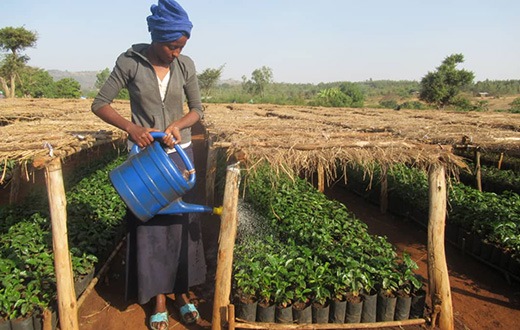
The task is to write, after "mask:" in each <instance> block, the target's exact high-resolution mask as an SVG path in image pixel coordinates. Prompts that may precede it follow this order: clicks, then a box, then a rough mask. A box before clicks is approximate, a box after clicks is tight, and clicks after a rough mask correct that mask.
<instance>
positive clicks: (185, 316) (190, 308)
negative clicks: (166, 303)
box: [180, 304, 200, 324]
mask: <svg viewBox="0 0 520 330" xmlns="http://www.w3.org/2000/svg"><path fill="white" fill-rule="evenodd" d="M180 312H181V317H182V320H183V321H184V323H186V324H193V323H195V322H197V320H198V319H199V317H200V315H199V311H198V310H197V308H196V307H195V305H193V304H186V305H184V306H182V307H181V309H180ZM193 313H196V315H195V316H193V315H192V314H193Z"/></svg>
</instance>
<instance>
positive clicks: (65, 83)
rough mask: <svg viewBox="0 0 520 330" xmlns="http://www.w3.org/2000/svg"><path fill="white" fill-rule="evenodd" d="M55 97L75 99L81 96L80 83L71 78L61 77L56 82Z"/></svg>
mask: <svg viewBox="0 0 520 330" xmlns="http://www.w3.org/2000/svg"><path fill="white" fill-rule="evenodd" d="M55 85H56V96H55V97H57V98H64V99H77V98H79V97H80V96H81V85H80V84H79V82H77V81H76V80H74V79H72V78H63V79H60V80H58V81H57V82H56V83H55Z"/></svg>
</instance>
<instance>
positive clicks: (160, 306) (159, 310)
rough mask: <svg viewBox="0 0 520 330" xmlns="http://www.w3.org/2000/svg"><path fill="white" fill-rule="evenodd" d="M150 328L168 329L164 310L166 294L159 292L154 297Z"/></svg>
mask: <svg viewBox="0 0 520 330" xmlns="http://www.w3.org/2000/svg"><path fill="white" fill-rule="evenodd" d="M150 328H152V330H167V329H168V312H167V311H166V296H165V295H163V294H159V295H157V296H156V297H155V309H154V313H153V315H152V316H151V317H150Z"/></svg>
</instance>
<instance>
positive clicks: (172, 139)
mask: <svg viewBox="0 0 520 330" xmlns="http://www.w3.org/2000/svg"><path fill="white" fill-rule="evenodd" d="M164 133H166V136H165V137H164V138H163V140H162V141H163V143H164V144H166V145H167V146H168V147H170V148H173V147H174V145H176V144H179V143H181V131H180V129H179V128H178V127H177V126H169V127H168V128H166V129H165V130H164Z"/></svg>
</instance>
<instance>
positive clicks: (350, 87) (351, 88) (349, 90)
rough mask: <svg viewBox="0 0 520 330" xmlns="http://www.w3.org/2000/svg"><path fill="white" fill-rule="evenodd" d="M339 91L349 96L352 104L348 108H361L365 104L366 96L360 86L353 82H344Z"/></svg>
mask: <svg viewBox="0 0 520 330" xmlns="http://www.w3.org/2000/svg"><path fill="white" fill-rule="evenodd" d="M339 89H340V91H342V92H343V94H345V95H347V96H348V97H349V98H350V99H351V102H350V104H348V105H347V106H349V107H355V108H361V107H362V106H363V104H364V103H365V95H364V94H363V92H362V91H361V88H360V87H359V85H357V84H354V83H351V82H344V83H342V84H341V85H339Z"/></svg>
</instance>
